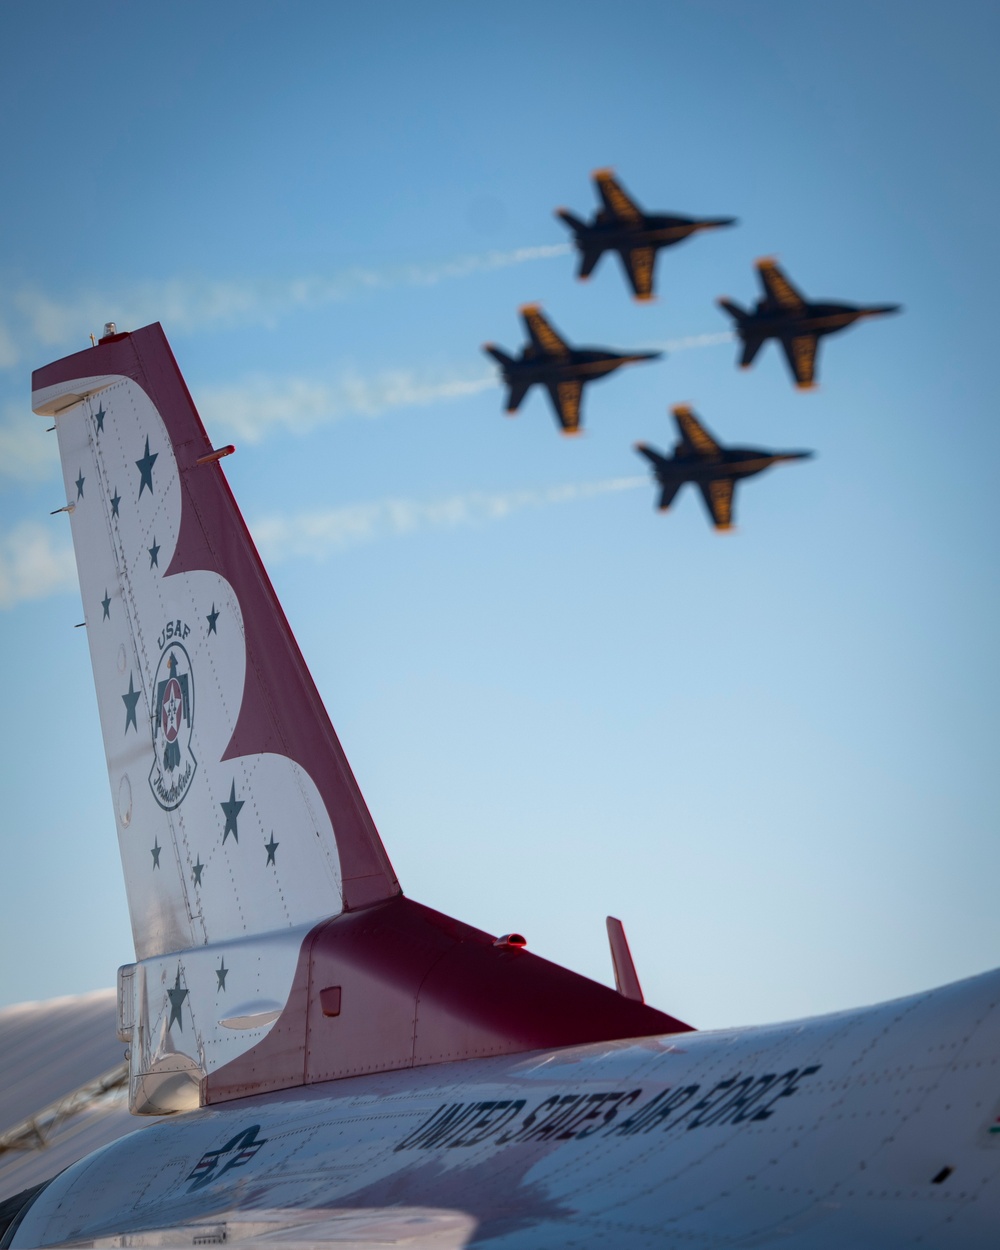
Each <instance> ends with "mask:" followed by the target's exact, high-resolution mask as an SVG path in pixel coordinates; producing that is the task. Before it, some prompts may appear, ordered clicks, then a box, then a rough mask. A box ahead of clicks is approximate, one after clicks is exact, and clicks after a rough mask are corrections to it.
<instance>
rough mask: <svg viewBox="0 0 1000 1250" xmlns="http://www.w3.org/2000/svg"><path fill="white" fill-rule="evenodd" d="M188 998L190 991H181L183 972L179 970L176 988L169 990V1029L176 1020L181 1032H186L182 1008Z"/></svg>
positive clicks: (175, 982)
mask: <svg viewBox="0 0 1000 1250" xmlns="http://www.w3.org/2000/svg"><path fill="white" fill-rule="evenodd" d="M187 996H188V991H187V990H182V989H181V970H180V968H178V969H177V979H176V980H175V981H174V988H173V989H172V990H167V998H169V999H170V1019H169V1020H168V1021H167V1028H168V1029H169V1028H170V1026H171V1025H172V1024H173V1022H174V1021H175V1020H176V1021H177V1027H178V1028H179V1029H180V1030H181V1032H183V1031H184V1021H183V1019H182V1018H181V1007H182V1005H183V1003H184V1000H185V998H187Z"/></svg>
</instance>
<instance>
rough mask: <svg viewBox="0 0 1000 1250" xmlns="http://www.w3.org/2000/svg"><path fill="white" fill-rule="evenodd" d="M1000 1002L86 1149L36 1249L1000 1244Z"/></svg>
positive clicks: (425, 1082)
mask: <svg viewBox="0 0 1000 1250" xmlns="http://www.w3.org/2000/svg"><path fill="white" fill-rule="evenodd" d="M998 1006H1000V972H994V973H989V974H987V975H985V976H981V977H977V978H975V979H972V980H970V981H965V982H961V983H959V984H956V985H952V986H948V987H945V988H944V989H940V990H936V991H932V992H930V993H927V994H922V995H917V996H915V997H913V998H909V999H903V1000H900V1001H898V1002H893V1003H888V1004H884V1005H882V1006H879V1007H873V1008H867V1009H864V1010H861V1011H854V1012H846V1013H842V1014H838V1015H834V1016H829V1017H824V1018H820V1019H814V1020H806V1021H802V1022H799V1023H793V1024H789V1025H779V1026H774V1027H770V1028H754V1029H745V1030H734V1031H725V1032H716V1033H692V1034H685V1035H683V1036H678V1037H675V1038H661V1039H657V1038H650V1039H646V1040H641V1041H637V1042H621V1043H615V1044H611V1045H598V1046H588V1047H580V1048H576V1049H573V1050H566V1051H555V1052H551V1053H535V1054H532V1055H528V1056H523V1057H519V1058H516V1059H510V1058H506V1059H491V1060H476V1061H471V1062H466V1063H461V1064H452V1065H445V1066H441V1067H430V1068H424V1069H419V1070H415V1071H411V1072H405V1073H389V1074H384V1075H381V1076H378V1077H365V1078H356V1079H353V1080H347V1081H339V1082H332V1083H330V1084H327V1085H323V1086H319V1087H312V1088H310V1089H308V1090H297V1091H290V1092H289V1093H287V1094H280V1095H279V1094H272V1095H266V1096H260V1097H256V1098H249V1099H246V1100H243V1101H242V1102H239V1103H235V1104H230V1105H228V1106H226V1107H224V1108H221V1109H219V1110H210V1109H209V1110H203V1111H198V1112H194V1113H192V1114H190V1115H186V1116H183V1117H173V1118H172V1119H171V1120H169V1121H165V1122H162V1123H160V1124H156V1125H151V1126H150V1128H148V1129H145V1130H143V1131H142V1133H141V1135H140V1136H138V1137H135V1138H126V1139H123V1140H122V1141H120V1142H118V1143H115V1144H113V1145H112V1146H110V1147H108V1148H107V1149H106V1150H104V1151H102V1152H100V1153H99V1154H98V1155H96V1156H94V1157H92V1158H90V1159H88V1160H84V1161H82V1162H81V1163H79V1164H77V1165H76V1166H75V1167H73V1168H71V1169H70V1170H69V1171H68V1172H66V1173H65V1174H64V1175H63V1176H62V1177H60V1178H58V1179H57V1180H56V1181H54V1182H53V1184H52V1185H51V1186H50V1187H49V1189H48V1190H47V1191H46V1192H45V1193H44V1194H43V1195H42V1196H41V1198H40V1199H39V1200H38V1201H37V1203H36V1204H35V1206H34V1207H33V1208H32V1209H31V1210H30V1211H29V1213H28V1215H27V1217H26V1218H25V1220H24V1222H23V1224H22V1225H21V1227H20V1229H19V1230H18V1233H17V1235H16V1237H15V1239H14V1241H13V1245H14V1246H35V1247H38V1246H50V1245H79V1244H86V1245H94V1246H112V1245H115V1246H119V1245H130V1246H147V1245H148V1246H152V1245H156V1246H181V1245H192V1244H206V1239H208V1238H210V1237H213V1236H214V1237H216V1238H217V1239H221V1238H222V1237H223V1236H224V1237H225V1239H226V1241H227V1244H234V1245H248V1246H250V1245H268V1246H273V1245H279V1246H320V1245H330V1244H336V1245H339V1246H352V1245H356V1246H371V1245H385V1244H407V1245H419V1246H426V1247H434V1248H436V1250H439V1248H443V1247H455V1246H480V1245H482V1246H488V1247H490V1248H491V1250H505V1248H507V1247H533V1248H536V1250H548V1248H550V1247H551V1248H555V1247H566V1246H573V1247H581V1248H591V1247H593V1248H594V1250H596V1248H597V1247H601V1248H602V1250H606V1248H607V1247H611V1246H613V1247H616V1248H618V1250H638V1248H640V1247H641V1248H643V1250H646V1248H652V1247H656V1248H661V1247H665V1246H670V1247H673V1246H676V1247H684V1248H685V1250H717V1248H718V1247H737V1246H738V1247H741V1248H742V1247H760V1248H764V1247H795V1250H844V1248H845V1247H850V1248H851V1250H900V1248H902V1247H916V1246H922V1247H931V1248H936V1250H992V1247H995V1246H996V1245H997V1244H998V1243H1000V1185H998V1181H1000V1132H996V1131H994V1130H997V1129H998V1128H1000V1120H998V1113H1000V1011H998ZM769 1076H770V1077H772V1080H771V1082H770V1084H768V1085H764V1084H763V1083H764V1078H766V1077H769ZM762 1087H763V1089H764V1092H763V1093H762V1094H761V1093H758V1094H757V1095H755V1094H754V1092H753V1091H754V1090H758V1091H759V1090H761V1088H762ZM636 1091H638V1092H636ZM657 1098H659V1102H657V1101H656V1100H657ZM748 1098H749V1099H750V1101H748ZM560 1099H562V1100H564V1101H563V1102H562V1103H561V1104H557V1102H554V1101H553V1100H560ZM741 1099H742V1101H741ZM754 1099H755V1100H754ZM670 1100H673V1102H674V1110H673V1111H672V1112H671V1113H670V1114H668V1115H666V1117H665V1118H663V1119H660V1120H658V1119H657V1117H656V1108H657V1107H660V1108H663V1107H664V1106H665V1105H667V1104H668V1103H669V1101H670ZM498 1104H499V1105H498ZM503 1104H506V1106H505V1105H503ZM519 1104H520V1105H519ZM442 1108H445V1110H444V1111H442ZM511 1108H513V1110H511ZM449 1109H450V1110H449ZM448 1114H453V1117H454V1118H453V1119H452V1120H451V1127H450V1128H447V1129H446V1130H445V1131H443V1132H441V1133H439V1135H438V1136H437V1139H436V1140H435V1137H434V1126H435V1125H438V1126H440V1125H441V1124H442V1123H443V1122H444V1118H445V1116H447V1115H448ZM741 1116H742V1118H741ZM560 1117H561V1118H560ZM427 1126H430V1127H429V1128H428V1127H427ZM946 1169H952V1170H951V1171H950V1172H948V1173H947V1174H946V1175H945V1176H944V1179H939V1180H938V1183H935V1178H936V1177H937V1178H941V1177H942V1174H943V1173H945V1171H946Z"/></svg>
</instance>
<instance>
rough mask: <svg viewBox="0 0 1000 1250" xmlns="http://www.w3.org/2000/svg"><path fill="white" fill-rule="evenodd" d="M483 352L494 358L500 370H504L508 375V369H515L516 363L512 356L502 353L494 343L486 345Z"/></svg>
mask: <svg viewBox="0 0 1000 1250" xmlns="http://www.w3.org/2000/svg"><path fill="white" fill-rule="evenodd" d="M483 351H484V352H486V354H487V355H489V356H492V357H493V359H494V360H495V361H496V362H497V364H498V365H499V366H500V368H501V369H503V371H504V373H506V372H507V371H508V369H511V368H513V366H514V364H515V363H516V362H515V360H514V358H513V357H512V356H508V355H507V353H506V352H505V351H502V350H501V349H500V348H499V347H497V346H496V344H494V343H484V344H483Z"/></svg>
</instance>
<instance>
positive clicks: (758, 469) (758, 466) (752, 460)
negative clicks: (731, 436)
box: [656, 447, 811, 485]
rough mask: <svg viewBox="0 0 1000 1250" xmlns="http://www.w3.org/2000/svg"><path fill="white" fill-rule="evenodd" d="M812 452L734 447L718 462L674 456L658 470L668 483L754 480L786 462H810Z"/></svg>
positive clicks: (664, 481)
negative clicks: (722, 479) (731, 479)
mask: <svg viewBox="0 0 1000 1250" xmlns="http://www.w3.org/2000/svg"><path fill="white" fill-rule="evenodd" d="M810 454H811V453H809V452H767V451H758V450H756V449H755V448H752V447H730V448H727V449H726V451H725V452H724V454H723V455H722V456H721V457H719V458H717V459H709V458H706V457H704V456H673V457H672V458H670V459H664V460H663V461H662V462H661V463H660V464H658V465H657V467H656V477H657V479H658V480H659V481H660V482H661V483H662V484H664V485H666V484H667V483H668V482H676V481H678V480H679V481H684V482H714V481H717V480H718V479H719V478H740V477H752V476H753V475H754V474H755V473H762V472H763V471H764V470H765V469H769V468H770V467H771V465H772V464H777V463H779V462H780V461H783V460H799V459H805V458H807V457H808V456H809V455H810Z"/></svg>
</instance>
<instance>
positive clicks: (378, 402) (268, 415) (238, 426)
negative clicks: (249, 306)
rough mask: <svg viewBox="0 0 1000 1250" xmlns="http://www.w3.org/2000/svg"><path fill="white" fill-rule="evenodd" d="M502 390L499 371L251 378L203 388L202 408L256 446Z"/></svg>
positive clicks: (401, 371)
mask: <svg viewBox="0 0 1000 1250" xmlns="http://www.w3.org/2000/svg"><path fill="white" fill-rule="evenodd" d="M496 385H497V378H496V375H495V373H494V372H492V371H490V372H483V371H482V370H476V372H474V373H473V372H468V373H449V374H445V375H443V376H439V377H427V376H426V375H422V374H417V373H414V372H412V371H410V370H406V369H391V370H385V371H384V372H382V373H378V374H375V375H374V376H373V377H368V378H366V377H362V376H361V375H360V374H357V373H347V374H344V375H343V376H342V377H341V378H339V379H338V380H337V381H335V382H321V381H316V380H313V379H309V378H294V377H293V378H267V377H258V378H250V379H248V380H247V381H244V382H241V383H239V384H238V385H234V386H217V387H203V388H202V390H201V392H200V395H201V401H200V403H199V407H200V409H201V411H202V412H203V414H204V415H205V417H206V419H207V420H208V421H209V423H210V424H214V423H215V422H218V423H219V424H220V425H223V426H225V427H226V428H227V429H229V430H232V431H233V433H235V434H236V435H238V436H240V437H242V438H244V439H246V440H247V442H250V443H257V442H260V441H261V439H263V438H266V437H267V435H268V434H270V433H271V432H272V431H273V430H274V429H275V427H279V428H281V427H284V428H285V429H287V430H289V431H294V432H295V433H297V434H301V433H303V432H304V431H306V430H310V429H314V428H315V427H316V426H317V425H324V424H327V423H329V422H332V421H339V420H341V419H342V418H343V417H350V416H361V417H377V416H381V414H382V413H384V412H387V411H389V410H390V409H393V408H408V407H425V406H426V405H428V404H433V403H437V402H439V401H442V400H448V399H461V398H464V397H465V396H467V395H478V394H480V393H481V392H482V391H486V390H489V389H490V388H491V387H493V386H496Z"/></svg>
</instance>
